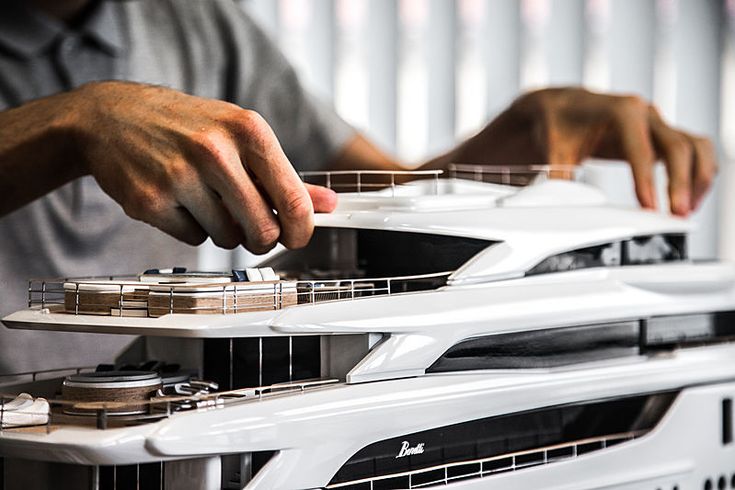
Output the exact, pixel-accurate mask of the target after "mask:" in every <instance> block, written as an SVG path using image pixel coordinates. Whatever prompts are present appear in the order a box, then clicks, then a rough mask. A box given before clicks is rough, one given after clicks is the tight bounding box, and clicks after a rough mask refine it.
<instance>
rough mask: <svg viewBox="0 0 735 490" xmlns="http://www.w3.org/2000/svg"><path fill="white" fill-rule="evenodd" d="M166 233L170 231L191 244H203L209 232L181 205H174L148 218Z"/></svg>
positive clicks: (177, 237) (149, 221) (170, 233)
mask: <svg viewBox="0 0 735 490" xmlns="http://www.w3.org/2000/svg"><path fill="white" fill-rule="evenodd" d="M146 221H147V222H148V224H150V225H152V226H155V227H156V228H158V229H159V230H161V231H163V232H164V233H168V234H169V235H171V236H172V237H174V238H176V239H177V240H181V241H182V242H184V243H188V244H189V245H194V246H196V245H201V244H202V243H204V240H206V239H207V232H205V231H204V229H202V227H201V226H199V223H197V221H196V220H195V219H194V218H193V217H192V216H191V214H189V212H188V211H187V210H186V209H184V208H181V207H174V208H170V209H168V210H166V211H165V212H160V213H157V214H155V215H153V216H151V217H150V219H148V220H146Z"/></svg>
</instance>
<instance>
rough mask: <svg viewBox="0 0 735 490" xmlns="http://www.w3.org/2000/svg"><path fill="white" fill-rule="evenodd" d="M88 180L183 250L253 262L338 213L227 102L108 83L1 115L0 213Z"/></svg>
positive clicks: (267, 131)
mask: <svg viewBox="0 0 735 490" xmlns="http://www.w3.org/2000/svg"><path fill="white" fill-rule="evenodd" d="M83 175H93V176H94V177H95V179H96V180H97V182H98V183H99V185H100V186H101V187H102V189H103V190H104V191H105V192H106V193H107V194H109V195H110V196H111V197H112V198H113V199H115V200H116V201H117V202H118V203H119V204H120V205H121V206H122V208H123V210H124V211H125V212H126V213H127V214H128V215H129V216H130V217H132V218H135V219H139V220H142V221H145V222H147V223H149V224H151V225H153V226H155V227H157V228H159V229H161V230H163V231H164V232H166V233H169V234H170V235H172V236H174V237H176V238H178V239H180V240H182V241H185V242H187V243H190V244H198V243H201V242H202V241H204V239H206V237H207V236H211V237H212V239H213V241H214V242H215V243H216V244H218V245H220V246H222V247H227V248H234V247H236V246H238V245H240V244H243V245H245V246H246V247H247V248H248V249H250V250H251V251H253V252H256V253H259V252H265V251H267V250H269V249H270V248H272V247H273V246H274V245H275V243H276V242H277V241H280V242H281V243H283V244H284V245H286V246H288V247H300V246H303V245H305V244H306V243H307V242H308V240H309V238H310V237H311V233H312V231H313V226H314V225H313V212H314V210H317V211H329V210H331V209H333V208H334V205H335V204H336V198H335V196H334V194H333V193H332V192H331V191H328V190H326V189H323V188H319V187H315V186H305V185H304V184H303V183H302V182H301V180H300V179H299V177H298V175H297V174H296V172H295V170H294V169H293V167H292V166H291V163H290V162H289V160H288V158H287V157H286V155H285V154H284V153H283V151H282V149H281V146H280V144H279V142H278V140H277V139H276V137H275V134H274V133H273V131H272V130H271V128H270V126H269V125H268V124H267V123H266V122H265V121H264V120H263V118H262V117H260V116H259V115H258V114H257V113H255V112H253V111H248V110H245V109H242V108H240V107H238V106H235V105H233V104H229V103H226V102H221V101H216V100H210V99H203V98H199V97H193V96H189V95H185V94H182V93H180V92H177V91H174V90H170V89H166V88H162V87H155V86H150V85H142V84H135V83H125V82H103V83H94V84H89V85H85V86H83V87H81V88H79V89H77V90H74V91H72V92H68V93H65V94H60V95H56V96H52V97H48V98H45V99H41V100H38V101H34V102H30V103H28V104H26V105H23V106H21V107H19V108H17V109H12V110H9V111H5V112H2V113H0V177H2V178H0V214H6V213H8V212H10V211H12V210H14V209H16V208H18V207H20V206H22V205H24V204H26V203H28V202H30V201H31V200H33V199H35V198H37V197H40V196H42V195H44V194H46V193H47V192H49V191H51V190H53V189H55V188H57V187H59V186H61V185H63V184H65V183H67V182H69V181H71V180H73V179H75V178H77V177H80V176H83ZM274 209H275V211H276V212H274Z"/></svg>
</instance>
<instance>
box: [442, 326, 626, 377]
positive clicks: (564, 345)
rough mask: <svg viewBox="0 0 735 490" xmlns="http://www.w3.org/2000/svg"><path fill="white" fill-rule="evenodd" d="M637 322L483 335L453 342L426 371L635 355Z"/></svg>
mask: <svg viewBox="0 0 735 490" xmlns="http://www.w3.org/2000/svg"><path fill="white" fill-rule="evenodd" d="M639 340H640V324H639V322H638V321H630V322H620V323H610V324H600V325H589V326H580V327H566V328H551V329H541V330H534V331H526V332H512V333H503V334H496V335H486V336H483V337H475V338H471V339H467V340H463V341H461V342H459V343H457V344H455V345H453V346H452V347H451V348H450V349H449V350H448V351H447V352H445V353H444V355H442V356H441V357H440V358H439V359H438V360H437V361H436V362H434V364H432V365H431V367H429V369H427V372H429V373H438V372H450V371H471V370H477V369H529V368H530V369H534V368H536V369H538V368H551V367H556V366H566V365H571V364H578V363H582V362H590V361H597V360H603V359H612V358H616V357H626V356H631V355H637V354H638V352H639Z"/></svg>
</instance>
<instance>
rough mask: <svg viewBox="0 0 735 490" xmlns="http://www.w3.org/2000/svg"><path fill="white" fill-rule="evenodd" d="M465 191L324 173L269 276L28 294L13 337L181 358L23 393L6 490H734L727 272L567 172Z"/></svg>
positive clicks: (56, 283) (673, 233)
mask: <svg viewBox="0 0 735 490" xmlns="http://www.w3.org/2000/svg"><path fill="white" fill-rule="evenodd" d="M454 173H455V174H456V175H454V176H453V177H452V178H444V176H440V175H439V174H438V173H436V172H418V173H410V172H392V173H388V172H358V173H345V172H337V173H327V174H309V175H307V176H305V178H306V179H309V180H310V181H315V183H321V184H325V185H328V186H330V187H333V188H334V189H336V190H342V191H346V192H343V193H342V194H341V195H340V203H339V206H338V208H337V210H336V211H335V212H334V213H332V214H329V215H318V216H317V217H316V224H317V227H316V232H315V235H314V237H313V239H312V241H311V243H310V244H309V245H308V246H307V247H306V248H304V249H301V250H296V251H282V252H280V253H278V254H276V255H274V256H271V257H270V258H268V259H267V260H265V261H263V263H261V264H259V266H258V267H257V268H252V269H246V270H234V271H231V272H227V273H221V274H219V273H218V274H210V273H192V272H187V271H185V270H182V269H172V270H151V271H146V272H145V273H143V274H139V275H134V276H129V277H120V278H118V277H106V278H76V279H74V278H63V279H52V280H38V281H31V283H30V286H29V298H28V300H29V307H28V309H26V310H22V311H19V312H16V313H14V314H12V315H10V316H8V317H6V318H5V319H4V320H3V322H4V323H5V324H6V325H7V326H8V327H10V328H21V329H36V330H58V331H70V332H95V333H106V334H137V335H143V336H146V337H150V339H149V343H150V345H155V344H156V343H158V344H164V345H167V346H168V347H169V349H168V350H159V351H156V349H154V348H149V349H148V350H147V352H148V353H149V354H148V355H150V353H152V352H159V353H165V355H161V356H160V357H158V358H157V359H155V360H151V359H138V360H136V361H134V362H133V361H130V359H128V360H127V361H126V362H125V363H122V362H118V363H111V364H110V365H105V366H97V367H89V368H78V369H76V370H74V371H72V372H66V373H43V374H38V373H34V374H29V375H27V376H20V377H18V376H16V377H15V378H14V379H13V383H12V384H10V383H6V384H5V386H3V387H2V390H0V391H2V392H4V393H5V396H4V397H3V398H2V400H3V402H2V404H0V421H3V420H4V421H5V422H3V423H2V425H1V427H2V430H1V431H0V456H2V458H3V465H2V468H3V473H0V474H3V475H4V476H3V477H2V478H1V479H2V482H3V484H4V487H3V489H4V490H5V489H7V490H11V489H15V488H31V489H32V488H46V487H48V485H50V483H49V482H51V481H53V482H54V484H55V485H56V486H57V487H58V483H59V482H63V483H62V485H66V487H67V488H99V489H106V488H116V489H124V488H158V489H162V488H167V489H174V488H201V489H215V488H217V489H219V488H247V489H268V490H271V489H313V488H340V489H349V490H357V489H404V488H434V487H449V488H458V489H459V488H461V489H474V488H477V489H479V488H482V489H487V488H498V489H500V488H503V489H505V488H517V489H538V488H549V489H562V488H564V489H593V488H606V489H610V488H614V489H641V488H651V489H656V488H661V489H681V490H685V489H699V488H730V486H735V463H733V462H735V444H733V436H734V434H733V431H734V429H733V416H734V415H735V413H734V411H733V404H732V400H733V398H735V344H733V343H732V340H733V339H734V338H735V268H733V266H732V265H730V264H725V263H720V262H714V261H712V262H696V261H692V260H690V259H689V257H688V250H687V236H688V234H689V232H690V228H689V225H688V224H687V223H686V222H684V221H682V220H679V219H675V218H670V217H667V216H664V215H662V214H657V213H653V212H648V211H641V210H633V209H622V208H616V207H613V206H610V205H608V204H606V200H605V197H604V195H603V194H602V193H600V192H599V191H598V190H596V189H595V188H592V187H590V186H587V185H586V184H584V183H582V182H576V181H573V180H567V179H555V178H550V177H564V178H566V177H568V176H569V175H567V174H569V173H570V172H569V171H568V170H565V169H560V168H556V167H555V168H549V167H530V168H519V167H517V168H513V169H511V168H508V167H502V168H494V167H477V168H475V167H467V166H459V167H457V168H455V172H454ZM458 177H470V180H467V179H466V178H458ZM488 180H490V181H492V182H488ZM123 364H126V365H123ZM21 393H24V394H21ZM44 403H46V405H43V404H44ZM24 407H25V408H24ZM31 407H35V408H31ZM38 407H41V409H42V410H41V412H42V413H40V414H39V411H38ZM24 409H27V410H26V411H28V414H27V415H25V416H24V415H23V414H22V412H23V411H24ZM21 420H22V421H24V422H23V423H22V424H21V423H18V421H21ZM684 442H686V443H684ZM52 479H53V480H52ZM61 488H64V487H61Z"/></svg>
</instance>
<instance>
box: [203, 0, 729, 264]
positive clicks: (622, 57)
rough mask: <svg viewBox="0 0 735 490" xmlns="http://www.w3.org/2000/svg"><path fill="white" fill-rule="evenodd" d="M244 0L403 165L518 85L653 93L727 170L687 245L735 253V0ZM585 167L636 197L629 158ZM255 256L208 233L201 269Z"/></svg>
mask: <svg viewBox="0 0 735 490" xmlns="http://www.w3.org/2000/svg"><path fill="white" fill-rule="evenodd" d="M240 3H241V5H242V7H243V8H244V9H246V10H247V11H248V12H250V13H251V14H252V15H253V17H255V18H256V20H257V21H258V22H260V24H261V25H262V26H263V27H264V28H265V29H266V31H268V32H269V33H270V35H271V36H272V37H273V39H274V40H276V41H277V42H278V43H279V45H280V46H281V47H282V48H283V50H284V51H285V53H286V54H287V56H288V57H289V58H290V59H291V60H292V62H293V63H294V65H295V66H296V67H297V70H298V71H299V73H300V74H301V76H302V79H303V81H304V82H305V83H306V85H307V86H308V87H310V88H311V89H312V90H313V91H314V92H315V93H316V94H317V95H319V96H320V97H322V98H324V99H327V100H330V101H332V102H333V104H334V105H335V107H336V109H337V111H338V112H339V113H340V114H341V115H342V117H344V118H345V119H346V120H347V121H349V122H350V123H352V124H353V125H354V126H356V127H357V128H359V129H360V130H362V131H364V132H365V133H366V134H367V135H368V136H370V137H371V138H372V139H373V140H374V141H376V142H377V143H378V145H379V146H381V147H382V148H384V149H385V150H387V151H390V152H392V153H394V154H396V155H398V156H399V157H400V158H401V159H403V160H404V161H406V162H407V163H413V164H418V163H420V162H421V161H422V160H423V159H425V158H426V157H428V156H430V155H433V154H436V153H438V152H441V151H444V150H446V149H448V148H450V147H451V146H452V145H453V144H454V143H455V142H456V141H457V140H458V139H461V138H462V137H465V136H468V135H471V134H472V133H473V132H475V131H477V130H479V129H480V128H482V127H483V126H484V125H485V124H486V123H487V122H488V121H489V120H491V119H492V118H493V117H495V116H496V115H497V114H498V113H499V112H501V111H502V110H503V109H504V108H505V107H506V106H507V105H508V104H509V103H510V102H512V100H513V99H514V98H515V97H516V96H517V95H518V94H519V93H521V92H522V91H526V90H531V89H534V88H540V87H545V86H549V85H557V86H558V85H583V86H585V87H587V88H590V89H593V90H599V91H612V92H622V93H635V94H638V95H640V96H642V97H645V98H646V99H649V100H652V101H653V102H654V103H655V104H656V105H657V106H658V107H659V109H660V110H661V112H662V114H663V115H664V116H665V117H666V118H667V119H668V120H669V121H671V122H673V123H674V124H675V125H676V126H679V127H681V128H684V129H686V130H688V131H692V132H695V133H699V134H703V135H707V136H708V137H710V138H712V139H713V140H714V141H715V143H716V144H717V147H718V149H719V151H720V164H721V172H720V176H719V178H718V182H717V185H716V188H715V189H714V192H712V193H711V195H710V196H709V198H708V199H707V200H706V201H705V203H704V205H703V207H702V208H701V210H700V211H698V212H697V213H696V214H695V215H694V217H693V220H694V222H695V223H696V224H697V231H696V232H695V234H694V236H693V240H692V244H691V249H692V254H693V256H694V257H697V258H711V257H715V256H721V257H725V258H730V259H735V216H733V214H732V213H733V211H735V172H732V171H730V167H731V165H730V164H729V161H730V160H735V0H241V2H240ZM659 170H660V171H659V173H658V175H659V176H660V178H659V181H660V182H659V184H660V187H661V194H662V197H663V195H664V192H663V190H664V189H665V185H666V184H665V173H664V172H663V171H662V169H659ZM585 176H586V177H585V178H587V179H589V180H592V181H594V182H596V183H598V184H601V185H602V186H603V187H604V188H605V190H606V192H607V193H608V194H609V195H610V197H611V199H612V200H613V201H614V202H616V203H620V204H633V203H634V202H635V200H634V195H633V192H632V185H631V184H630V175H629V171H628V169H627V166H626V165H624V164H622V163H612V164H610V163H607V164H599V163H597V162H591V163H590V165H589V166H588V168H587V169H586V170H585ZM249 260H251V259H250V258H249V257H248V256H247V254H246V253H245V252H243V251H238V252H234V253H231V252H225V251H220V250H217V249H216V248H214V246H212V245H211V244H209V243H208V244H207V245H205V246H204V247H203V249H202V254H201V262H202V264H201V265H202V267H203V268H205V269H227V268H229V267H231V266H236V267H241V266H243V265H245V264H246V263H247V262H248V261H249Z"/></svg>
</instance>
